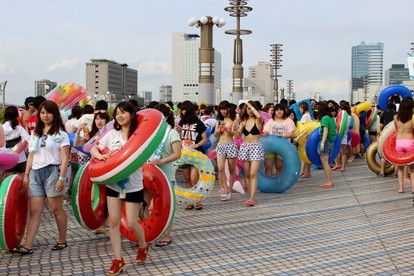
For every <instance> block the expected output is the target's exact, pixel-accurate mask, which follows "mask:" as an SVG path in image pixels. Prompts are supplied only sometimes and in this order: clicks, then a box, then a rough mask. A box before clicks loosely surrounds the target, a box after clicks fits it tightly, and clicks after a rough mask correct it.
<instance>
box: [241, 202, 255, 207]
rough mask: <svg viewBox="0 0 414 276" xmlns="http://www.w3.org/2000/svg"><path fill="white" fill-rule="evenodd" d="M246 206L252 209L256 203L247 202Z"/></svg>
mask: <svg viewBox="0 0 414 276" xmlns="http://www.w3.org/2000/svg"><path fill="white" fill-rule="evenodd" d="M244 205H246V206H247V207H252V206H254V205H255V203H254V202H253V201H251V200H248V201H246V202H245V203H244Z"/></svg>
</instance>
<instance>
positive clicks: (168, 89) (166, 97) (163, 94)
mask: <svg viewBox="0 0 414 276" xmlns="http://www.w3.org/2000/svg"><path fill="white" fill-rule="evenodd" d="M169 101H172V85H167V84H163V85H161V86H160V102H164V103H165V102H169Z"/></svg>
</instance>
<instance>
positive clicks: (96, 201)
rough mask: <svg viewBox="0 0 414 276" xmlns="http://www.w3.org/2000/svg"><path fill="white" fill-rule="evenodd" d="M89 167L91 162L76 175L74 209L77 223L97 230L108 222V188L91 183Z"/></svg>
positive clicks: (73, 196) (73, 194)
mask: <svg viewBox="0 0 414 276" xmlns="http://www.w3.org/2000/svg"><path fill="white" fill-rule="evenodd" d="M88 166H89V162H87V163H85V164H83V165H82V166H81V167H80V168H79V170H78V172H77V173H76V175H75V180H74V181H73V185H72V195H71V197H72V209H73V214H74V216H75V218H76V221H77V222H78V223H79V224H80V225H81V226H82V227H84V228H87V229H90V230H95V229H98V228H99V227H101V226H102V225H104V224H105V221H106V217H107V212H106V195H105V192H106V186H105V185H98V184H97V183H93V182H92V181H91V179H90V178H89V167H88ZM92 187H93V191H94V194H93V200H92Z"/></svg>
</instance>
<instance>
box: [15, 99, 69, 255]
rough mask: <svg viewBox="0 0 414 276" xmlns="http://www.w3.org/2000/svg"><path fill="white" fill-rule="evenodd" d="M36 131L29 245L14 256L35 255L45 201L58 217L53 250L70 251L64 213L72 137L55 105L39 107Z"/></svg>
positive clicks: (30, 163) (27, 177)
mask: <svg viewBox="0 0 414 276" xmlns="http://www.w3.org/2000/svg"><path fill="white" fill-rule="evenodd" d="M37 116H38V120H37V124H36V128H35V129H34V130H33V134H32V137H31V138H30V142H29V157H28V159H27V165H26V171H25V174H24V180H23V183H24V184H26V185H28V186H29V196H30V199H29V200H30V204H29V206H30V208H29V221H28V224H27V233H26V242H25V243H24V245H23V246H18V247H16V248H14V249H13V250H12V252H13V253H21V254H32V253H33V249H32V248H33V242H34V239H35V236H36V233H37V230H38V229H39V224H40V218H41V215H42V212H43V208H44V205H45V199H46V200H47V202H48V204H49V208H50V210H51V212H52V213H53V215H54V216H55V220H56V224H57V228H58V231H59V237H58V240H57V244H56V245H55V246H53V247H52V250H62V249H64V248H66V247H67V246H68V245H67V242H66V230H67V217H66V214H65V211H64V210H63V195H64V194H65V180H66V177H65V175H66V170H67V168H68V162H69V137H68V134H67V133H66V132H65V131H64V126H63V123H62V119H61V117H60V112H59V108H58V106H57V104H56V103H54V102H52V101H44V102H43V103H42V104H41V105H40V106H39V113H38V115H37Z"/></svg>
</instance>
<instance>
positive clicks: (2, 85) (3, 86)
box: [0, 81, 7, 110]
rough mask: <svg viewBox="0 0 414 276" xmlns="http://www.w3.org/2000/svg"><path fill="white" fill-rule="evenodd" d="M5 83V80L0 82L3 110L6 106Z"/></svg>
mask: <svg viewBox="0 0 414 276" xmlns="http://www.w3.org/2000/svg"><path fill="white" fill-rule="evenodd" d="M6 84H7V81H3V82H0V95H3V110H4V109H5V108H6Z"/></svg>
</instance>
